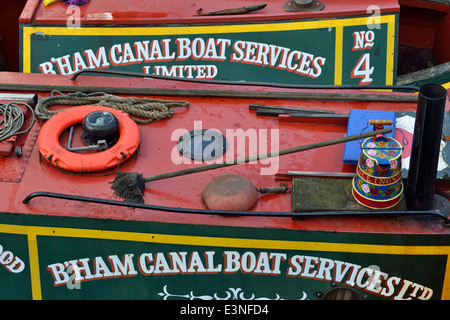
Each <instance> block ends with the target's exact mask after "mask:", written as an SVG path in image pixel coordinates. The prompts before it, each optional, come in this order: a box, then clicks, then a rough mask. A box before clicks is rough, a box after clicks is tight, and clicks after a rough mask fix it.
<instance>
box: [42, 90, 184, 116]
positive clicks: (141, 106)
mask: <svg viewBox="0 0 450 320" xmlns="http://www.w3.org/2000/svg"><path fill="white" fill-rule="evenodd" d="M52 105H68V106H84V105H99V106H105V107H111V108H114V109H116V110H122V111H124V112H126V113H128V114H129V115H130V118H131V119H133V120H134V121H135V122H136V123H138V124H148V123H151V122H153V121H155V120H162V119H166V118H170V117H171V116H172V115H173V107H187V106H189V102H187V101H182V100H181V101H177V100H161V99H153V98H136V97H126V98H122V97H118V96H114V95H111V94H108V93H104V92H95V93H90V94H86V93H82V92H76V93H69V94H67V95H64V94H63V93H61V92H59V91H52V93H51V96H50V97H47V98H43V99H41V100H39V102H38V103H37V104H36V108H35V112H36V116H37V117H38V118H39V119H41V120H48V119H50V118H51V117H52V116H53V115H55V114H56V113H58V112H59V111H63V110H48V108H49V107H50V106H52ZM64 110H67V109H64ZM131 115H133V116H137V117H139V118H135V117H132V116H131Z"/></svg>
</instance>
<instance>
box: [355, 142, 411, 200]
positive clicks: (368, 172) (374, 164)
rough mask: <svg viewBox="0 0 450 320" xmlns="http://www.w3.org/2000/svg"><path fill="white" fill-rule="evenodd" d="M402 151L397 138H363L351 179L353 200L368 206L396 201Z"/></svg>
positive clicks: (400, 188)
mask: <svg viewBox="0 0 450 320" xmlns="http://www.w3.org/2000/svg"><path fill="white" fill-rule="evenodd" d="M402 151H403V147H402V145H401V144H400V143H399V142H398V141H397V140H395V139H393V138H389V137H386V136H385V135H378V136H375V137H372V138H368V139H366V140H364V142H363V143H362V144H361V156H360V157H359V160H358V166H357V168H356V175H355V177H354V178H353V181H352V193H353V197H354V198H355V200H356V201H357V202H359V203H360V204H362V205H364V206H366V207H369V208H372V209H387V208H391V207H393V206H395V205H397V204H398V203H399V202H400V200H401V197H402V193H403V182H402V166H401V164H402V161H401V156H402Z"/></svg>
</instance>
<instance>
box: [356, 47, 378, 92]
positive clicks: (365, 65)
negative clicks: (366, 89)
mask: <svg viewBox="0 0 450 320" xmlns="http://www.w3.org/2000/svg"><path fill="white" fill-rule="evenodd" d="M374 69H375V68H374V67H370V54H369V53H365V54H363V55H362V56H361V58H359V60H358V62H357V63H356V65H355V67H354V68H353V70H352V74H351V76H352V79H354V78H362V79H361V81H359V84H360V85H366V84H371V83H372V81H373V79H372V78H371V77H370V76H371V75H372V73H373V70H374Z"/></svg>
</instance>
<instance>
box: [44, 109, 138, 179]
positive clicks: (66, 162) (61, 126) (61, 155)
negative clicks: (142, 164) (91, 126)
mask: <svg viewBox="0 0 450 320" xmlns="http://www.w3.org/2000/svg"><path fill="white" fill-rule="evenodd" d="M99 110H100V111H108V112H111V113H112V114H114V116H115V117H116V118H117V120H118V122H119V135H120V137H119V140H118V141H117V143H116V144H115V145H114V146H112V147H111V148H109V149H107V150H104V151H101V152H96V153H90V154H83V153H76V152H71V151H69V150H67V149H65V148H63V147H62V146H61V143H60V142H59V137H60V136H61V134H62V133H63V132H64V131H65V130H66V129H68V128H70V127H71V126H74V125H76V124H80V123H81V122H82V121H83V119H84V118H85V117H86V116H87V115H88V114H89V113H91V112H94V111H99ZM139 139H140V133H139V128H138V126H137V124H136V123H135V122H134V121H133V120H132V119H131V118H130V117H129V116H128V114H126V113H125V112H123V111H121V110H115V109H113V108H109V107H102V106H81V107H74V108H70V109H67V110H64V111H60V112H58V113H57V114H56V115H54V116H53V117H52V118H50V119H49V120H48V121H47V122H46V123H45V124H44V125H43V126H42V128H41V131H40V133H39V136H38V148H39V152H40V154H41V157H43V158H44V159H46V160H47V161H48V162H49V163H51V164H52V165H54V166H57V167H58V168H61V169H63V170H67V171H72V172H97V171H102V170H105V169H108V168H111V167H114V166H117V165H118V164H120V163H122V162H124V161H125V160H127V159H128V158H130V157H131V155H132V154H133V153H134V152H135V151H136V150H137V148H138V146H139Z"/></svg>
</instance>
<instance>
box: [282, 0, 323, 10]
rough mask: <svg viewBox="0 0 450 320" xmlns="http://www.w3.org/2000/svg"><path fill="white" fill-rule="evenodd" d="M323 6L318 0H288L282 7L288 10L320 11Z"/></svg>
mask: <svg viewBox="0 0 450 320" xmlns="http://www.w3.org/2000/svg"><path fill="white" fill-rule="evenodd" d="M323 8H325V6H324V5H323V3H322V2H320V1H318V0H312V1H311V0H309V1H308V0H306V1H305V0H303V1H301V0H290V1H288V2H286V3H285V4H284V6H283V9H284V10H286V11H288V12H304V11H320V10H322V9H323Z"/></svg>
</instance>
